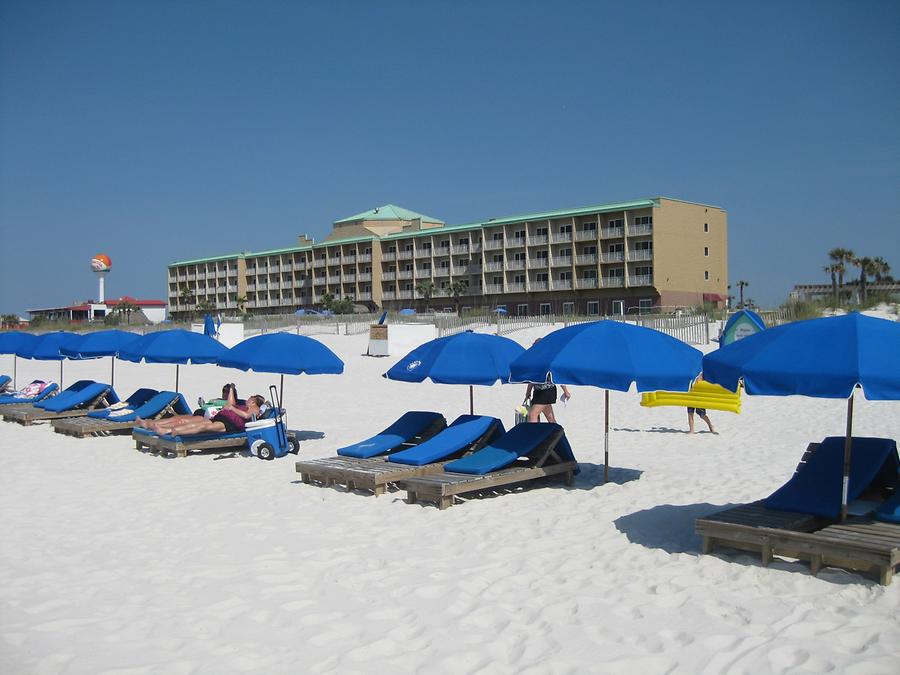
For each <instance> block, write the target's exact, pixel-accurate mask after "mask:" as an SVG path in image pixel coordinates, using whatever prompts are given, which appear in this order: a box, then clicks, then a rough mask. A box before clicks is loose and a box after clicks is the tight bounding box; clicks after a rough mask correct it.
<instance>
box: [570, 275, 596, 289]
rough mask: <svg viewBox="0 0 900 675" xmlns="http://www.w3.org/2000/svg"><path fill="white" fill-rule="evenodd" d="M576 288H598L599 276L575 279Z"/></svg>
mask: <svg viewBox="0 0 900 675" xmlns="http://www.w3.org/2000/svg"><path fill="white" fill-rule="evenodd" d="M575 288H597V277H585V278H583V279H576V280H575Z"/></svg>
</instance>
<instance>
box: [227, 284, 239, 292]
mask: <svg viewBox="0 0 900 675" xmlns="http://www.w3.org/2000/svg"><path fill="white" fill-rule="evenodd" d="M228 292H229V293H237V286H231V285H229V286H228Z"/></svg>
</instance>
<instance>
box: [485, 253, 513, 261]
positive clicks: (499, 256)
mask: <svg viewBox="0 0 900 675" xmlns="http://www.w3.org/2000/svg"><path fill="white" fill-rule="evenodd" d="M516 260H518V258H516ZM491 262H499V263H502V262H503V254H502V253H498V254H495V255H494V259H493V260H492V261H491Z"/></svg>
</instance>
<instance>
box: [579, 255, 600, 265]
mask: <svg viewBox="0 0 900 675" xmlns="http://www.w3.org/2000/svg"><path fill="white" fill-rule="evenodd" d="M575 264H576V265H596V264H597V254H596V253H585V254H583V255H576V256H575Z"/></svg>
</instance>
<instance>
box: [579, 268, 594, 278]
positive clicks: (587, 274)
mask: <svg viewBox="0 0 900 675" xmlns="http://www.w3.org/2000/svg"><path fill="white" fill-rule="evenodd" d="M581 278H582V279H596V278H597V270H585V271H584V274H582V275H581Z"/></svg>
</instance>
